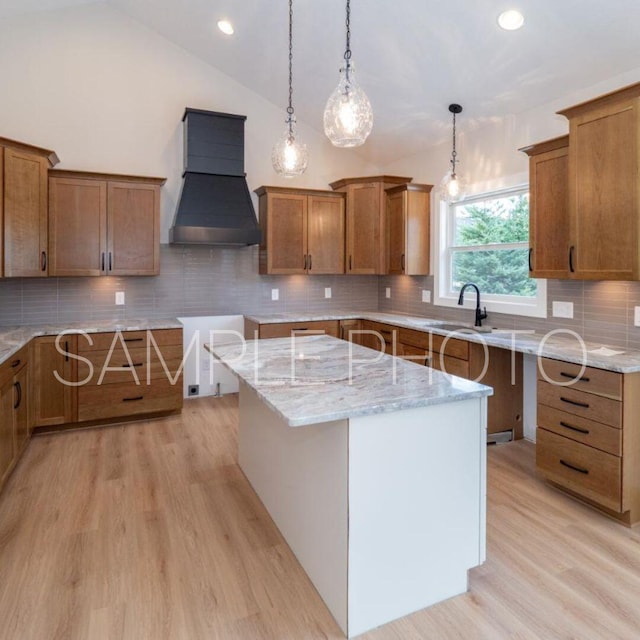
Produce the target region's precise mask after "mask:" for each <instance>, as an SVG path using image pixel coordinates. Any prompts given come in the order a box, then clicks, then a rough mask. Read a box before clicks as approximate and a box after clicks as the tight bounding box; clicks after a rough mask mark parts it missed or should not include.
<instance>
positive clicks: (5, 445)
mask: <svg viewBox="0 0 640 640" xmlns="http://www.w3.org/2000/svg"><path fill="white" fill-rule="evenodd" d="M15 452H16V443H15V430H14V426H13V379H9V380H8V381H7V382H5V383H4V384H2V385H1V386H0V487H2V485H3V484H4V481H5V479H6V477H7V475H8V473H9V470H10V469H11V465H12V463H13V458H14V456H15Z"/></svg>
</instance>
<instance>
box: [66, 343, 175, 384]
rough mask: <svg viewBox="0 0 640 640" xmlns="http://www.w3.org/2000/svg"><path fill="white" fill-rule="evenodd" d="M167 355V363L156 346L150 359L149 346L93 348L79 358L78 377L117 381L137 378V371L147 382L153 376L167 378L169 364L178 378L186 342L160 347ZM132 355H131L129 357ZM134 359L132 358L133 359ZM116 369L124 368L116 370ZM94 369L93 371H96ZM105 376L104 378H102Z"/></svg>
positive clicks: (172, 375) (164, 354)
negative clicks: (107, 349) (81, 358)
mask: <svg viewBox="0 0 640 640" xmlns="http://www.w3.org/2000/svg"><path fill="white" fill-rule="evenodd" d="M159 351H160V353H161V354H162V358H163V359H164V366H163V363H162V361H161V359H160V356H159V354H158V351H157V350H156V349H155V348H154V347H153V346H152V347H151V349H150V351H149V354H148V355H149V359H148V361H147V349H146V348H141V347H137V348H127V350H126V352H125V350H124V348H123V347H122V346H121V345H120V344H118V346H117V347H116V348H114V349H113V351H111V352H109V351H91V352H89V353H87V354H85V355H84V356H82V357H83V358H85V359H86V360H88V361H89V362H90V363H91V367H93V369H90V367H89V364H88V363H87V362H85V361H84V360H79V361H78V380H79V381H84V380H87V382H86V384H111V383H115V382H131V381H134V380H135V378H134V374H133V371H135V375H137V376H138V380H139V381H140V382H141V383H143V382H146V381H147V378H149V379H151V380H159V379H162V378H164V379H165V380H166V379H167V373H166V371H165V366H166V368H167V370H168V372H169V375H170V376H171V377H172V378H174V377H175V375H176V372H177V371H178V369H179V368H180V364H181V362H182V345H167V346H163V347H162V348H160V349H159ZM127 356H128V357H127ZM129 361H130V362H129ZM113 369H122V370H117V371H114V370H113ZM92 372H93V373H92ZM101 378H102V379H101Z"/></svg>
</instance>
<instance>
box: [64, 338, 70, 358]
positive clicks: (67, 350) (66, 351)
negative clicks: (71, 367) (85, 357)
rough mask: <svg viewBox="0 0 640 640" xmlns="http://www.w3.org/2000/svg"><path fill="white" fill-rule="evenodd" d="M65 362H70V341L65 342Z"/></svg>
mask: <svg viewBox="0 0 640 640" xmlns="http://www.w3.org/2000/svg"><path fill="white" fill-rule="evenodd" d="M64 361H65V362H69V341H68V340H65V341H64Z"/></svg>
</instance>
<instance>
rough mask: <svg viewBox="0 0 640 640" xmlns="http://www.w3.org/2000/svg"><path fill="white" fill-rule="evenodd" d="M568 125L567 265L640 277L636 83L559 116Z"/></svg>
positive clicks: (639, 101)
mask: <svg viewBox="0 0 640 640" xmlns="http://www.w3.org/2000/svg"><path fill="white" fill-rule="evenodd" d="M559 113H561V114H562V115H564V116H566V117H567V118H568V120H569V137H570V144H569V211H570V214H569V216H570V245H569V252H570V256H569V257H570V265H569V271H570V273H571V276H572V277H576V278H580V279H584V280H637V279H639V278H640V220H639V218H640V179H639V178H638V176H639V174H640V142H639V140H638V138H639V136H640V83H638V84H635V85H632V86H629V87H626V88H624V89H620V90H619V91H615V92H613V93H609V94H607V95H604V96H600V97H599V98H596V99H594V100H590V101H589V102H585V103H583V104H579V105H577V106H574V107H571V108H569V109H565V110H563V111H560V112H559Z"/></svg>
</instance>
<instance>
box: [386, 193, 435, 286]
mask: <svg viewBox="0 0 640 640" xmlns="http://www.w3.org/2000/svg"><path fill="white" fill-rule="evenodd" d="M431 189H433V185H430V184H403V185H400V186H397V187H392V188H390V189H387V190H386V198H387V204H386V214H387V239H388V244H387V262H388V267H387V273H389V274H401V275H408V276H428V275H429V274H430V242H431V236H430V232H429V229H430V225H431Z"/></svg>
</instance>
